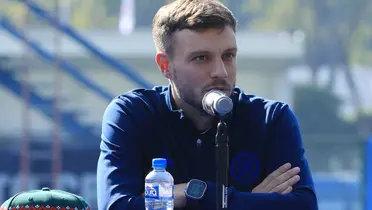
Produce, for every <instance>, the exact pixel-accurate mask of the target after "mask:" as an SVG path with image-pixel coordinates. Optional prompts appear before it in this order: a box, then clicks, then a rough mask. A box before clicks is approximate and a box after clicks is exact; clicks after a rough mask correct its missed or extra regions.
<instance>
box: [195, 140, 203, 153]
mask: <svg viewBox="0 0 372 210" xmlns="http://www.w3.org/2000/svg"><path fill="white" fill-rule="evenodd" d="M202 143H203V142H202V140H200V139H197V140H196V150H197V151H198V155H201V152H202Z"/></svg>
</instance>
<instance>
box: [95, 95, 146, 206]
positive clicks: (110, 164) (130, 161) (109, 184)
mask: <svg viewBox="0 0 372 210" xmlns="http://www.w3.org/2000/svg"><path fill="white" fill-rule="evenodd" d="M131 106H132V107H131ZM132 108H133V104H132V103H131V102H129V101H126V99H125V98H124V99H123V98H121V99H114V100H113V101H112V102H111V103H110V104H109V105H108V107H107V108H106V110H105V113H104V116H103V121H102V135H101V139H102V141H101V145H100V150H101V152H100V156H99V159H98V164H97V199H98V209H99V210H144V209H145V201H144V198H143V197H141V194H142V192H141V191H142V189H143V186H142V185H143V184H144V183H143V177H142V176H143V173H142V169H141V165H142V164H141V162H142V159H141V154H142V152H141V146H140V139H141V136H140V135H141V132H139V131H138V126H136V125H135V119H134V117H135V116H133V109H132ZM142 133H143V132H142Z"/></svg>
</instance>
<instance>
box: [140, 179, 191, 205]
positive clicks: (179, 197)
mask: <svg viewBox="0 0 372 210" xmlns="http://www.w3.org/2000/svg"><path fill="white" fill-rule="evenodd" d="M186 185H187V183H183V184H176V185H174V207H175V208H184V207H185V206H186V196H185V189H186ZM141 197H143V198H144V197H145V193H142V195H141Z"/></svg>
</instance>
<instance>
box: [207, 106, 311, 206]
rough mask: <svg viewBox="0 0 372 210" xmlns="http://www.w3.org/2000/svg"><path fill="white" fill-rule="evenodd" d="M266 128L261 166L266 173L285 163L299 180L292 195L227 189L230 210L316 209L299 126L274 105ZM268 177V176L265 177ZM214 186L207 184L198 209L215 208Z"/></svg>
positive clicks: (290, 112) (292, 117)
mask: <svg viewBox="0 0 372 210" xmlns="http://www.w3.org/2000/svg"><path fill="white" fill-rule="evenodd" d="M278 106H280V107H276V109H275V110H280V111H278V112H277V113H274V114H273V115H271V116H273V119H272V122H271V123H272V125H271V128H270V129H269V132H270V134H269V142H268V160H267V165H266V166H265V167H266V168H267V169H268V171H269V174H270V173H271V172H273V171H274V170H276V169H277V168H279V167H280V166H281V165H283V164H284V163H286V162H290V163H291V164H292V166H293V167H296V166H298V167H299V168H300V169H301V171H300V181H299V182H298V183H297V184H296V185H295V186H294V189H293V191H292V193H289V194H285V195H282V194H279V193H251V192H239V191H237V190H236V189H234V188H233V187H230V188H229V190H228V195H229V196H228V198H229V200H228V202H229V203H228V206H229V209H230V210H282V209H283V210H298V209H301V210H317V209H318V205H317V198H316V194H315V190H314V183H313V179H312V175H311V172H310V169H309V165H308V162H307V160H306V158H305V156H304V148H303V146H302V139H301V134H300V129H299V125H298V122H297V119H296V118H295V116H294V114H293V112H292V111H291V110H290V109H289V107H288V106H287V105H278ZM267 175H268V174H267ZM216 193H217V192H216V184H215V183H208V191H207V193H206V196H205V198H204V199H203V200H202V201H201V205H202V209H215V206H216Z"/></svg>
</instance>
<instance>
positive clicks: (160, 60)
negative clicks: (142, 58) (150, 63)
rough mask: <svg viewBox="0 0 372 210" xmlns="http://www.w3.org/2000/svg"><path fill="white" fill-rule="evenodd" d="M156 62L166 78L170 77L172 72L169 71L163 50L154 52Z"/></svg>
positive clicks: (166, 56)
mask: <svg viewBox="0 0 372 210" xmlns="http://www.w3.org/2000/svg"><path fill="white" fill-rule="evenodd" d="M155 60H156V64H158V67H159V70H160V72H161V73H162V74H163V75H164V77H166V78H167V79H172V73H171V71H169V57H168V55H167V54H165V53H163V52H158V53H156V56H155Z"/></svg>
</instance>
